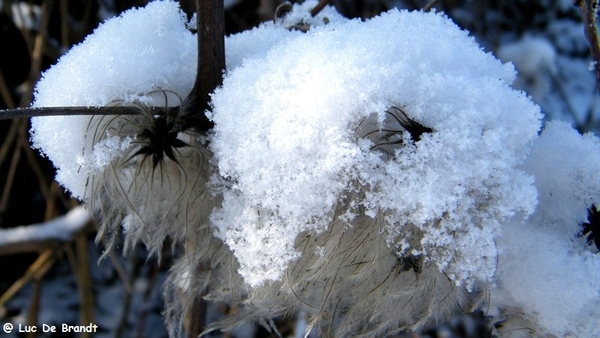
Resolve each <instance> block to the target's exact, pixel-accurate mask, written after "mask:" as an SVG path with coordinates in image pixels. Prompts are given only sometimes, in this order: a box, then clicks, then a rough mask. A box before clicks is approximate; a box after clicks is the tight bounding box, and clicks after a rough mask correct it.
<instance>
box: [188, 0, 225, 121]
mask: <svg viewBox="0 0 600 338" xmlns="http://www.w3.org/2000/svg"><path fill="white" fill-rule="evenodd" d="M196 11H197V15H196V20H197V26H198V69H197V71H196V82H195V83H194V88H193V89H192V92H191V93H190V95H189V96H188V97H187V98H186V100H185V102H184V107H185V108H184V110H185V113H184V114H185V115H186V117H187V120H188V121H186V123H187V124H186V125H185V126H184V128H188V127H191V126H193V127H196V128H197V129H199V130H200V131H207V130H209V129H211V128H212V127H213V123H212V121H209V120H208V118H207V117H206V116H205V115H204V111H205V110H207V109H209V108H210V106H209V102H210V93H212V92H213V91H214V90H215V88H217V87H218V86H220V85H221V84H222V83H223V71H224V70H225V36H224V34H225V33H224V32H225V27H224V14H223V13H224V12H223V1H220V0H196Z"/></svg>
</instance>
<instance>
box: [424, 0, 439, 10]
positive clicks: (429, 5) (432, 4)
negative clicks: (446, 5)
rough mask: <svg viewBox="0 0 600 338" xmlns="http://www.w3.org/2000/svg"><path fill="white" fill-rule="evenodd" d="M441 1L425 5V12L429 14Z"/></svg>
mask: <svg viewBox="0 0 600 338" xmlns="http://www.w3.org/2000/svg"><path fill="white" fill-rule="evenodd" d="M438 1H439V0H431V1H429V3H428V4H427V5H425V7H423V11H425V12H429V11H430V10H431V9H432V8H433V6H435V5H436V4H437V3H438Z"/></svg>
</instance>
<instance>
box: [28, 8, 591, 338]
mask: <svg viewBox="0 0 600 338" xmlns="http://www.w3.org/2000/svg"><path fill="white" fill-rule="evenodd" d="M315 4H316V2H315V1H309V2H306V3H304V4H303V5H294V10H293V12H292V13H291V14H290V15H289V16H286V17H285V18H284V19H282V20H280V21H279V22H277V23H265V24H263V25H261V26H260V27H258V28H256V29H253V30H250V31H246V32H243V33H240V34H236V35H233V36H230V37H228V38H227V39H226V43H225V44H226V55H227V66H228V69H227V73H226V77H225V79H224V84H223V87H222V88H220V89H218V90H217V91H216V92H215V93H214V95H213V102H212V105H213V109H212V111H211V112H210V117H211V118H212V119H213V120H214V121H215V123H216V126H215V129H214V132H213V133H212V134H211V135H209V137H210V144H211V150H212V151H213V152H214V155H215V157H214V160H215V164H216V165H217V166H218V168H219V172H218V173H216V174H215V177H214V178H213V180H214V182H215V185H216V188H218V189H220V190H219V192H220V193H222V194H223V198H224V201H223V204H222V207H221V208H220V209H218V210H216V211H215V212H214V213H213V215H212V222H213V226H214V229H215V232H216V234H217V236H219V237H220V238H221V239H222V240H223V241H225V242H226V243H227V244H228V245H229V246H230V248H231V249H232V250H233V252H234V253H235V255H236V257H237V258H238V260H239V262H240V265H241V270H240V273H241V274H242V276H243V277H244V279H245V281H246V282H247V283H248V285H249V286H251V287H256V286H259V285H262V284H264V283H267V282H269V281H276V280H279V279H280V278H281V277H282V275H283V273H284V272H285V270H286V267H287V265H288V264H289V263H290V262H291V261H293V260H294V259H296V258H297V257H299V255H301V254H306V253H302V252H300V251H297V250H296V249H295V248H294V242H295V240H296V238H297V237H298V236H299V235H301V233H302V232H305V231H312V232H321V231H323V230H325V229H327V227H329V226H331V224H332V219H333V217H338V216H339V217H340V218H341V219H343V220H345V221H346V222H347V224H346V226H348V227H351V226H353V220H354V218H353V216H354V215H356V214H357V213H365V214H366V215H368V216H371V217H382V215H384V216H385V217H383V219H382V220H381V222H380V224H381V227H380V228H379V229H373V231H378V232H380V233H381V235H382V236H384V239H385V240H386V241H387V243H388V244H389V245H390V248H391V250H395V251H396V252H397V253H398V254H399V255H402V254H406V253H411V254H414V255H418V254H423V255H425V256H426V257H427V259H428V260H429V261H432V262H434V263H435V264H436V265H437V266H438V267H439V268H440V269H441V270H443V271H444V272H445V273H446V274H447V275H448V276H449V277H450V278H452V279H454V280H455V281H456V282H457V284H462V283H465V284H466V285H467V286H468V285H470V284H471V283H472V282H474V281H477V280H482V281H491V280H492V278H493V277H494V282H496V285H497V289H496V290H494V291H495V293H493V294H492V297H493V300H492V301H493V303H494V304H495V305H500V306H501V305H515V304H516V305H518V306H520V307H521V308H522V309H523V310H524V312H525V313H526V315H527V316H529V317H530V318H532V319H534V320H535V321H536V322H537V323H538V324H540V326H541V327H542V328H543V329H544V330H546V331H548V332H549V333H552V334H555V335H557V336H569V335H571V336H582V337H583V336H600V332H598V328H597V327H594V326H593V323H595V320H596V319H597V313H595V312H594V311H595V309H598V306H599V305H600V304H599V303H600V297H599V294H598V292H599V291H598V290H600V285H599V283H600V282H599V281H600V276H599V275H598V274H599V273H600V268H599V266H600V261H599V260H600V259H599V258H598V257H600V256H598V255H597V254H593V250H591V248H590V247H588V246H587V245H586V244H585V239H583V238H580V237H577V236H576V234H577V232H578V231H579V230H580V226H579V224H580V223H581V222H583V221H584V220H585V219H586V209H587V208H588V207H589V206H590V205H591V204H592V203H596V205H598V203H600V180H599V179H598V177H599V176H598V175H597V173H598V168H599V167H600V152H599V150H600V141H599V140H598V138H597V137H595V136H592V135H584V136H580V135H578V134H577V133H576V132H575V131H574V130H572V129H571V128H570V127H569V126H568V125H566V124H564V123H559V122H552V123H549V124H548V125H547V127H546V129H545V130H544V132H543V133H542V136H541V137H539V138H538V136H537V132H538V130H539V128H540V118H541V115H540V113H539V108H538V107H537V106H535V105H534V104H533V103H532V102H531V101H530V100H529V98H528V97H527V96H526V95H525V94H524V93H522V92H519V91H515V90H513V89H511V87H510V85H511V84H512V83H513V81H514V80H515V76H516V75H515V71H514V69H513V67H512V65H510V64H502V63H501V62H500V61H498V60H497V59H496V58H495V57H493V56H492V55H491V54H489V53H485V52H483V51H482V50H481V48H480V47H479V46H478V45H477V44H476V43H475V42H474V40H473V39H472V38H471V37H469V36H468V34H467V33H466V32H465V31H461V30H460V29H459V28H458V27H457V26H455V25H454V24H453V23H452V22H451V21H450V20H448V19H447V18H445V17H444V16H443V15H441V14H434V13H423V12H406V11H402V12H400V11H397V10H392V11H390V12H388V13H384V14H382V15H381V16H378V17H375V18H373V19H371V20H367V21H365V22H361V21H358V20H347V19H343V18H342V17H341V16H340V15H339V14H337V13H336V12H335V11H334V10H333V9H332V8H329V7H328V8H326V9H325V10H324V11H323V12H321V13H320V14H319V16H317V17H316V18H310V17H309V16H308V15H307V13H308V10H309V9H310V8H312V7H313V6H314V5H315ZM324 17H327V19H328V20H324V19H323V18H324ZM325 21H329V23H328V24H325ZM296 23H308V24H311V25H313V26H314V27H312V28H311V29H310V30H309V31H308V32H306V33H301V32H298V31H289V30H287V29H286V27H288V26H290V25H293V24H296ZM186 25H187V22H186V20H185V16H184V15H183V14H182V13H181V12H180V10H179V9H178V5H177V3H176V2H173V1H155V2H151V3H150V4H149V5H148V6H146V7H145V8H142V9H137V10H130V11H128V12H126V13H124V14H122V15H121V16H120V17H118V18H114V19H111V20H109V21H107V22H106V23H105V24H103V25H102V26H101V27H99V28H98V29H97V30H96V31H95V32H94V34H93V35H91V36H89V37H88V38H87V39H86V40H85V41H84V42H83V43H82V44H80V45H78V46H76V47H74V48H73V49H72V50H71V51H69V53H68V54H66V55H65V56H63V57H62V58H61V59H60V61H59V63H58V64H57V65H55V66H54V67H52V68H51V69H50V70H48V71H47V72H46V73H44V75H43V78H42V80H41V81H40V82H39V83H38V85H37V88H36V95H35V102H34V106H38V107H42V106H103V105H109V104H113V103H115V102H117V103H118V102H142V103H146V104H153V103H154V102H155V101H154V99H155V98H156V95H151V93H152V92H153V91H156V90H161V89H163V90H169V91H172V92H174V93H176V94H177V95H179V96H181V97H182V98H183V97H185V96H186V95H187V94H188V92H189V91H190V90H191V88H192V85H193V81H194V75H195V67H196V38H195V37H194V36H193V35H192V34H191V33H190V32H189V31H188V30H187V28H186ZM545 55H546V56H549V55H550V54H549V53H546V54H545ZM546 59H548V57H546V58H545V60H546ZM538 65H539V63H538ZM174 103H175V104H177V103H178V102H174ZM392 106H394V107H397V108H400V109H402V111H404V112H405V113H406V114H407V115H408V117H409V118H411V119H413V120H414V121H416V122H418V123H420V124H422V125H424V126H427V127H429V128H431V129H432V130H433V132H431V133H425V134H423V135H421V139H420V141H418V142H413V141H414V140H410V138H409V136H408V134H407V133H405V134H404V135H403V136H402V137H403V141H404V145H396V146H394V147H387V148H386V149H387V150H389V151H390V153H389V154H388V155H387V156H386V155H384V153H383V152H381V151H379V150H377V149H372V147H373V146H374V144H373V142H374V140H375V139H374V138H372V137H367V135H370V134H369V133H371V132H374V131H377V130H379V128H384V127H386V125H382V123H385V122H384V121H386V117H387V118H388V119H387V120H389V116H387V114H386V113H385V111H386V109H388V108H390V107H392ZM89 121H90V117H86V116H75V117H73V116H71V117H45V118H34V119H33V120H32V141H33V143H34V146H35V147H36V148H39V149H40V150H41V151H42V152H43V153H44V154H45V155H46V156H48V157H49V158H50V159H51V160H52V161H53V163H54V165H55V166H56V167H57V169H58V174H57V180H58V181H59V182H60V183H61V184H62V185H64V186H65V187H66V188H67V189H68V190H70V191H71V192H72V194H73V195H74V196H76V197H79V198H83V197H84V195H85V192H86V181H87V179H88V177H89V175H93V174H94V173H95V172H98V171H101V170H103V168H104V167H105V166H106V165H108V164H109V163H110V162H111V161H112V159H113V158H114V157H115V156H119V154H120V152H122V151H124V150H125V149H126V148H127V147H129V145H130V143H131V142H132V140H133V138H134V137H135V135H131V137H124V138H122V139H120V138H118V137H111V136H110V135H109V136H108V137H106V138H105V140H104V141H103V142H102V143H99V144H93V142H92V140H91V138H90V137H89V131H88V130H87V128H88V124H89ZM532 144H533V147H532ZM533 177H535V186H534V179H533ZM538 194H539V207H538V208H537V211H535V213H534V214H533V215H532V216H531V217H530V218H529V219H528V220H523V218H522V216H523V215H527V214H532V213H533V212H534V209H535V205H536V201H537V198H538ZM346 199H349V200H346ZM340 206H344V207H345V208H346V209H344V210H341V211H340V210H339V209H338V210H336V209H335V208H336V207H340ZM334 211H335V212H334ZM340 215H341V216H340ZM500 224H503V225H502V228H501V226H500ZM408 226H410V229H412V231H413V232H414V230H415V229H417V230H418V231H417V232H420V234H419V236H420V237H417V238H418V241H417V242H416V243H415V242H414V241H411V240H407V238H410V236H415V234H414V233H412V232H411V233H407V228H408ZM500 234H501V236H499V235H500ZM412 239H413V240H414V238H412ZM497 264H498V270H496V268H497ZM494 274H495V275H494Z"/></svg>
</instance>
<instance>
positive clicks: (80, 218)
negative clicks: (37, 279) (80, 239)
mask: <svg viewBox="0 0 600 338" xmlns="http://www.w3.org/2000/svg"><path fill="white" fill-rule="evenodd" d="M90 221H91V217H90V214H89V212H88V211H87V210H85V208H84V207H83V206H78V207H75V208H74V209H72V210H71V211H69V212H68V213H67V214H66V215H64V216H61V217H57V218H55V219H53V220H51V221H48V222H45V223H41V224H32V225H25V226H19V227H15V228H10V229H2V230H0V255H6V254H13V253H16V252H24V251H31V250H32V249H34V250H35V248H36V247H38V246H40V245H41V244H43V243H49V242H53V241H60V242H67V241H70V240H71V239H73V237H74V236H75V234H77V233H79V232H80V231H82V230H83V229H84V228H85V226H86V225H87V224H89V222H90ZM35 251H37V250H35Z"/></svg>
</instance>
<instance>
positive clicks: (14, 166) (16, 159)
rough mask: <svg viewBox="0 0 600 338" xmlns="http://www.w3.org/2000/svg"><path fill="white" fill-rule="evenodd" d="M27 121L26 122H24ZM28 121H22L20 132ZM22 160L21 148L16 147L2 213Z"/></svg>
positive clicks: (4, 193)
mask: <svg viewBox="0 0 600 338" xmlns="http://www.w3.org/2000/svg"><path fill="white" fill-rule="evenodd" d="M23 122H25V123H23ZM26 122H27V121H22V122H21V124H20V125H19V127H18V128H19V133H20V130H21V129H22V128H23V126H25V127H26V126H27V123H26ZM20 160H21V149H20V147H15V151H14V153H13V157H12V160H11V162H10V167H9V169H8V174H7V175H6V185H5V186H4V189H3V190H2V197H0V213H2V212H4V211H5V210H6V206H7V205H8V197H9V196H10V191H11V189H12V185H13V182H14V178H15V174H16V172H17V166H18V164H19V161H20Z"/></svg>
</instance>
